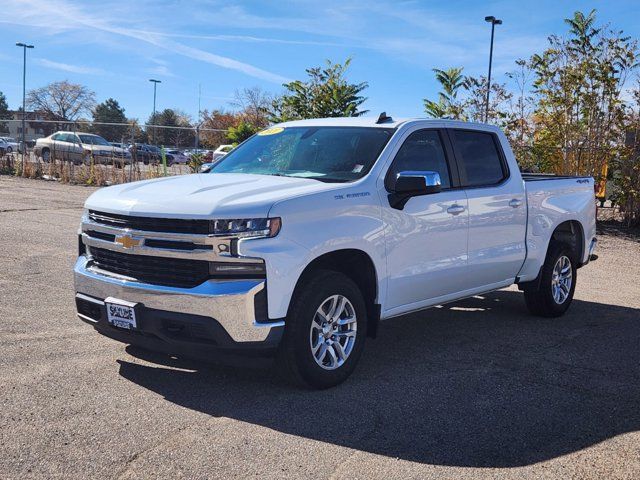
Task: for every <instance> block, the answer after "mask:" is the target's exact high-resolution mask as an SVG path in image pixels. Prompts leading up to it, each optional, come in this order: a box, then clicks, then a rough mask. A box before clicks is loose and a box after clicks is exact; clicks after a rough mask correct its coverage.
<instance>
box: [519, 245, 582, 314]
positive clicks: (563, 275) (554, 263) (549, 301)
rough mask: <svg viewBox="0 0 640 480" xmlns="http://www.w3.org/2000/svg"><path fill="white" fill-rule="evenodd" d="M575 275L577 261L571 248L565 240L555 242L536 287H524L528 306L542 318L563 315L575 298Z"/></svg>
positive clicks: (548, 253)
mask: <svg viewBox="0 0 640 480" xmlns="http://www.w3.org/2000/svg"><path fill="white" fill-rule="evenodd" d="M576 278H577V270H576V262H575V258H574V255H573V253H572V251H571V249H570V248H569V246H568V245H567V244H565V243H560V242H553V241H552V243H551V244H550V245H549V251H548V252H547V258H546V259H545V262H544V265H543V266H542V269H541V270H540V279H539V282H537V286H536V287H535V288H533V287H530V288H526V289H525V290H524V299H525V302H526V304H527V308H528V309H529V311H530V312H531V313H533V314H534V315H538V316H541V317H559V316H560V315H563V314H564V313H565V312H566V311H567V310H568V309H569V306H570V305H571V301H572V300H573V293H574V291H575V289H576Z"/></svg>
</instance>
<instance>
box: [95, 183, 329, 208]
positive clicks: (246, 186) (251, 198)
mask: <svg viewBox="0 0 640 480" xmlns="http://www.w3.org/2000/svg"><path fill="white" fill-rule="evenodd" d="M336 188H340V185H337V184H335V183H323V182H319V181H318V180H311V179H308V178H292V177H276V176H271V175H249V174H236V173H204V174H194V175H180V176H174V177H164V178H158V179H154V180H144V181H141V182H134V183H125V184H122V185H114V186H112V187H107V188H102V189H100V190H98V191H97V192H95V193H94V194H93V195H91V196H90V197H89V198H88V199H87V201H86V202H85V208H88V209H91V210H99V211H102V212H108V213H119V214H124V215H137V216H148V217H164V218H264V217H267V215H268V213H269V210H270V209H271V207H272V205H273V204H274V203H275V202H277V201H279V200H282V199H285V198H291V197H294V196H299V195H306V194H310V193H315V192H321V191H326V190H333V189H336Z"/></svg>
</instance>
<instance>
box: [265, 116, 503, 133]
mask: <svg viewBox="0 0 640 480" xmlns="http://www.w3.org/2000/svg"><path fill="white" fill-rule="evenodd" d="M377 121H378V117H337V118H312V119H308V120H294V121H290V122H283V123H279V124H277V126H279V127H376V128H397V127H399V126H400V125H402V124H404V123H409V122H433V123H438V124H440V125H442V124H443V123H444V124H446V125H449V126H451V127H464V126H466V127H469V126H472V125H473V126H477V127H482V128H483V129H487V130H494V129H497V127H494V126H493V125H488V124H484V123H474V122H463V121H460V120H450V119H444V118H417V117H416V118H393V119H390V120H387V121H384V122H382V123H376V122H377Z"/></svg>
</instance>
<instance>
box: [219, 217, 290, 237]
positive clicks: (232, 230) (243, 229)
mask: <svg viewBox="0 0 640 480" xmlns="http://www.w3.org/2000/svg"><path fill="white" fill-rule="evenodd" d="M281 225H282V222H281V221H280V218H279V217H276V218H243V219H233V220H212V221H211V222H210V223H209V232H210V233H212V234H214V235H223V236H233V237H237V238H249V237H263V238H264V237H275V236H276V235H277V234H278V232H279V231H280V227H281Z"/></svg>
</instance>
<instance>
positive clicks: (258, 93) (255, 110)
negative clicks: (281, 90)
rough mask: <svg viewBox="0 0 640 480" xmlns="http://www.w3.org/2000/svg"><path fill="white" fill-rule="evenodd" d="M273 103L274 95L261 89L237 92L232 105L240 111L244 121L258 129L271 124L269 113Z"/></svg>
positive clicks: (246, 89)
mask: <svg viewBox="0 0 640 480" xmlns="http://www.w3.org/2000/svg"><path fill="white" fill-rule="evenodd" d="M272 101H273V98H272V95H271V94H270V93H268V92H265V91H264V90H262V89H261V88H260V87H252V88H243V89H242V90H236V91H235V94H234V99H233V101H232V102H230V103H231V105H232V106H233V107H235V108H237V109H238V110H240V112H239V113H240V116H242V117H244V118H243V119H244V120H245V121H246V122H248V123H250V124H252V125H254V126H256V127H258V128H264V127H266V126H267V125H268V124H269V119H268V111H269V108H270V107H271V102H272Z"/></svg>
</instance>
